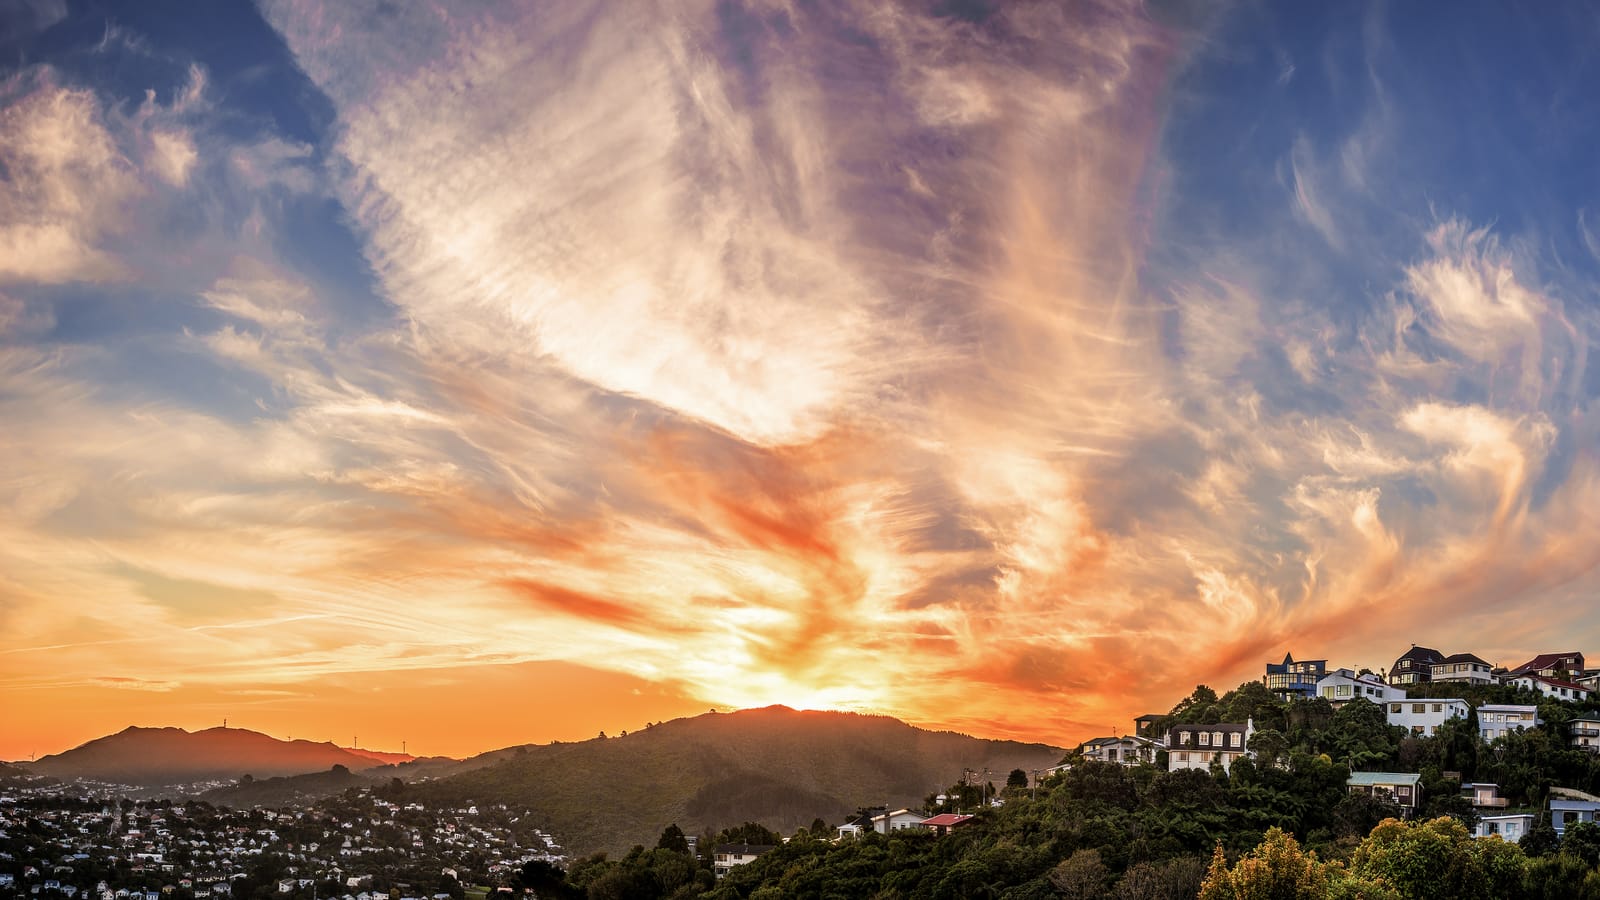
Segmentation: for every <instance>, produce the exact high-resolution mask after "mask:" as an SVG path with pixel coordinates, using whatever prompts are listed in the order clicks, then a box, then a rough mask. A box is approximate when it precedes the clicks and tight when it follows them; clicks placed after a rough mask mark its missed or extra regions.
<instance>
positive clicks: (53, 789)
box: [0, 783, 565, 900]
mask: <svg viewBox="0 0 1600 900" xmlns="http://www.w3.org/2000/svg"><path fill="white" fill-rule="evenodd" d="M60 790H61V788H60V787H59V786H54V785H49V784H43V783H41V784H40V785H38V786H36V787H29V786H12V787H8V788H5V789H3V790H0V843H3V842H4V841H5V839H7V838H8V837H9V838H24V837H25V838H26V839H27V843H28V845H29V846H28V852H27V853H26V854H11V853H8V852H6V851H4V850H0V896H10V895H13V894H15V895H24V894H26V895H32V896H40V897H45V896H50V897H54V896H64V897H67V898H69V900H171V898H172V897H173V896H174V895H176V896H178V897H193V898H196V900H206V898H219V900H228V898H230V897H232V896H234V894H235V886H236V885H237V884H238V883H239V881H240V879H243V878H245V877H246V873H247V872H248V871H249V870H250V869H251V868H252V867H253V865H254V864H255V861H256V860H257V859H259V858H260V857H263V856H268V855H276V856H279V857H281V858H283V859H284V860H285V861H286V862H287V863H288V865H289V867H290V868H289V871H290V872H291V873H292V874H293V875H294V876H295V877H290V878H286V879H283V880H281V881H279V882H278V883H277V885H276V891H277V893H279V894H296V895H299V894H305V895H307V896H309V894H310V892H311V891H313V890H314V888H313V885H314V884H315V883H322V884H325V883H327V882H329V881H334V882H337V883H338V884H340V885H341V886H343V887H344V889H345V891H346V892H345V893H344V894H342V895H335V896H336V897H343V898H348V900H389V898H390V890H389V888H390V887H392V885H379V884H375V879H374V873H376V872H379V871H384V870H386V869H387V868H388V866H389V860H391V859H392V857H393V856H394V854H395V853H396V852H399V853H403V854H407V855H409V856H414V857H423V858H425V859H429V860H435V861H437V868H436V869H435V870H434V871H433V872H432V875H431V878H430V880H429V881H428V882H427V886H428V887H429V888H432V887H433V886H434V884H435V883H436V882H437V881H438V879H439V877H440V875H442V874H450V875H455V874H456V873H457V871H458V870H460V871H462V872H463V873H464V872H465V869H466V866H467V864H469V863H470V864H473V865H475V866H480V867H482V866H484V865H487V867H488V871H484V870H483V869H481V868H480V869H479V874H480V875H484V874H486V875H491V876H493V875H494V874H496V873H497V872H498V873H501V874H509V873H510V872H511V871H514V870H515V869H516V868H518V867H520V866H521V865H522V864H523V863H524V862H526V861H527V860H530V859H547V860H550V861H552V862H557V863H561V862H564V861H565V857H564V856H563V855H562V853H561V850H560V848H559V847H557V846H556V845H555V844H554V842H553V841H552V840H551V839H550V838H549V836H547V835H545V834H544V833H543V832H541V831H539V830H537V829H532V830H531V832H528V831H525V830H524V829H522V828H521V827H520V826H518V824H517V823H516V821H512V822H511V823H509V824H508V823H506V822H505V821H502V820H504V819H505V818H506V817H507V815H508V814H507V813H505V812H504V810H502V809H497V810H495V811H494V813H495V815H494V816H493V817H489V816H480V815H479V812H478V809H477V807H465V808H438V809H430V808H425V807H424V806H423V805H422V804H418V803H407V804H399V803H394V802H391V801H388V800H385V799H382V798H379V797H376V796H371V795H370V794H368V795H365V796H364V797H363V799H362V801H361V802H360V803H359V804H356V805H354V806H352V805H351V804H350V803H349V802H346V803H345V804H344V805H343V806H341V807H340V808H338V809H333V808H313V809H310V810H306V809H301V810H294V811H270V810H263V811H249V810H245V811H232V810H227V809H213V808H211V807H209V806H207V807H204V808H203V810H201V811H199V812H195V811H191V809H190V808H189V807H187V806H185V805H172V804H163V805H149V806H146V805H143V804H132V803H127V802H119V801H118V800H117V799H116V798H115V797H112V796H104V797H95V796H94V795H91V794H88V793H84V794H70V795H63V794H59V793H57V792H58V791H60ZM196 809H200V808H198V807H197V808H196ZM197 816H198V817H199V818H197ZM91 873H97V874H91ZM401 893H402V894H404V893H405V892H404V891H402V892H401ZM431 893H432V892H431V890H430V891H428V892H426V893H418V894H416V895H415V896H417V897H418V898H420V897H423V896H426V895H427V894H431Z"/></svg>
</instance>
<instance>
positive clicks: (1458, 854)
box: [1350, 816, 1528, 900]
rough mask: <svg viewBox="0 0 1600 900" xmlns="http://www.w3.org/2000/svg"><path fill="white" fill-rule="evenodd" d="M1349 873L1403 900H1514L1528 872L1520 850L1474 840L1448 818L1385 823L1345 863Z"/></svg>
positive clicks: (1491, 839) (1499, 842)
mask: <svg viewBox="0 0 1600 900" xmlns="http://www.w3.org/2000/svg"><path fill="white" fill-rule="evenodd" d="M1350 868H1351V870H1352V871H1353V872H1354V873H1356V874H1358V875H1361V876H1363V877H1367V878H1372V879H1379V880H1382V881H1383V882H1384V883H1386V884H1388V885H1390V886H1391V887H1393V888H1394V889H1395V890H1397V891H1399V893H1400V896H1402V897H1405V898H1407V900H1497V898H1503V897H1510V896H1515V895H1516V894H1517V893H1518V891H1520V890H1521V886H1522V881H1523V879H1524V877H1525V875H1526V873H1527V870H1528V861H1527V858H1526V857H1525V856H1524V855H1523V853H1522V848H1520V847H1518V846H1517V845H1515V844H1508V843H1506V842H1504V841H1502V840H1500V838H1499V837H1498V836H1491V837H1487V838H1474V837H1473V836H1472V835H1471V834H1469V833H1468V832H1467V829H1466V826H1464V825H1462V824H1461V823H1460V822H1459V821H1457V820H1455V819H1452V818H1450V817H1448V816H1441V817H1439V818H1437V819H1433V820H1431V821H1427V822H1414V823H1413V822H1402V821H1400V820H1398V819H1385V820H1384V821H1383V822H1380V823H1379V824H1378V827H1376V828H1374V829H1372V833H1371V834H1368V835H1367V839H1366V840H1364V841H1362V842H1361V846H1359V847H1357V848H1356V852H1355V853H1354V854H1353V855H1352V856H1351V858H1350Z"/></svg>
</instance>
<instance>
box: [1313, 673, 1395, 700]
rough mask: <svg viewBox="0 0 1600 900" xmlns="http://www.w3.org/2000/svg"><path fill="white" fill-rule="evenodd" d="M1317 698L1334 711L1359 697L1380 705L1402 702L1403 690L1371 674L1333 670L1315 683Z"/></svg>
mask: <svg viewBox="0 0 1600 900" xmlns="http://www.w3.org/2000/svg"><path fill="white" fill-rule="evenodd" d="M1317 696H1318V697H1321V698H1323V699H1324V700H1327V701H1328V702H1329V703H1331V704H1333V707H1334V709H1338V708H1339V707H1341V706H1343V705H1345V704H1346V703H1349V702H1350V701H1351V700H1354V699H1356V698H1357V697H1361V698H1363V699H1366V700H1370V701H1372V702H1373V703H1378V704H1382V703H1385V702H1387V701H1389V700H1403V699H1405V696H1406V692H1405V689H1404V688H1399V687H1394V686H1392V685H1390V684H1389V683H1388V682H1386V681H1384V680H1383V679H1382V678H1379V677H1378V676H1376V675H1373V674H1370V673H1368V674H1365V675H1361V674H1357V673H1356V672H1355V671H1354V670H1353V669H1335V670H1334V671H1332V672H1329V673H1328V674H1327V675H1324V676H1323V677H1322V680H1320V681H1318V682H1317Z"/></svg>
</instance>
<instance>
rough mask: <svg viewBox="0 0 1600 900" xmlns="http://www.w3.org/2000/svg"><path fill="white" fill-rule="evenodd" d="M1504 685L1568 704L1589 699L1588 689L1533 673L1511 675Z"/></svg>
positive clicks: (1570, 682) (1574, 683)
mask: <svg viewBox="0 0 1600 900" xmlns="http://www.w3.org/2000/svg"><path fill="white" fill-rule="evenodd" d="M1506 684H1514V685H1516V686H1517V687H1522V688H1528V689H1530V690H1535V691H1538V692H1539V693H1540V694H1543V695H1544V696H1546V697H1549V698H1550V699H1552V700H1564V701H1567V702H1569V703H1580V702H1582V701H1584V700H1587V699H1589V689H1588V688H1586V687H1584V686H1583V685H1581V684H1578V683H1576V682H1572V681H1564V680H1562V679H1559V678H1550V677H1547V676H1544V675H1539V674H1536V673H1533V672H1524V673H1522V674H1520V675H1519V674H1515V673H1512V674H1510V675H1508V676H1507V677H1506Z"/></svg>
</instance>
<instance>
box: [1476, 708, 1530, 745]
mask: <svg viewBox="0 0 1600 900" xmlns="http://www.w3.org/2000/svg"><path fill="white" fill-rule="evenodd" d="M1539 724H1542V723H1541V722H1540V721H1539V708H1538V707H1536V706H1524V705H1518V704H1513V703H1485V704H1483V705H1482V706H1480V707H1478V736H1479V737H1481V738H1483V740H1484V741H1485V742H1488V741H1492V740H1494V739H1495V738H1497V737H1500V736H1501V735H1503V734H1505V733H1507V732H1510V731H1522V730H1523V729H1527V728H1532V727H1534V726H1535V725H1539Z"/></svg>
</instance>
